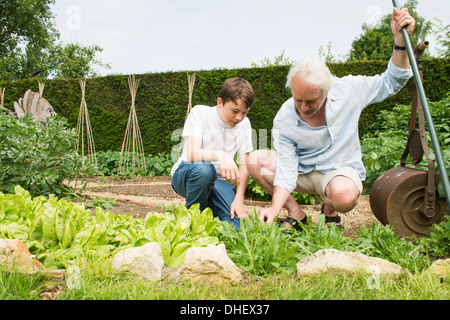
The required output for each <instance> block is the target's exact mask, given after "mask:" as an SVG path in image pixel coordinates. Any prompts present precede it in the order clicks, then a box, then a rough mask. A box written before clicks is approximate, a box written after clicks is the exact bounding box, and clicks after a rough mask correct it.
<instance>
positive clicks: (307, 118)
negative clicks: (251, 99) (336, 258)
mask: <svg viewBox="0 0 450 320" xmlns="http://www.w3.org/2000/svg"><path fill="white" fill-rule="evenodd" d="M414 25H415V21H414V19H413V18H412V17H411V16H410V14H409V13H408V10H407V9H406V8H405V9H402V10H400V11H399V10H398V9H397V8H394V11H393V14H392V21H391V29H392V33H393V35H394V50H393V53H392V58H391V60H390V61H389V64H388V67H387V70H386V71H385V72H384V73H383V74H381V75H376V76H373V77H367V76H347V77H343V78H334V77H333V76H332V75H331V73H330V71H329V69H328V67H327V66H326V65H325V63H324V62H322V61H320V60H318V59H316V58H308V59H306V60H303V61H299V62H298V63H296V64H294V65H293V66H292V68H291V70H290V72H289V74H288V77H287V83H286V86H287V87H289V88H291V91H292V98H291V99H289V100H288V101H286V102H285V103H284V104H283V105H282V107H281V108H280V110H279V111H278V113H277V115H276V117H275V119H274V126H273V130H272V134H273V139H274V140H273V141H274V147H275V149H276V151H277V152H274V151H271V150H258V151H255V152H253V153H251V154H250V157H249V164H248V166H247V167H248V170H249V173H250V175H251V176H252V177H253V178H254V179H255V181H256V182H258V183H259V184H260V185H261V186H262V187H263V188H264V189H265V190H266V191H267V192H268V193H269V194H271V195H272V202H271V205H270V206H269V207H267V208H263V209H261V210H260V211H259V212H258V218H259V219H260V220H262V221H267V222H272V221H274V220H275V218H276V217H277V216H278V214H279V212H280V210H281V209H282V208H283V207H285V208H286V209H287V211H288V217H287V218H286V219H285V220H284V222H285V225H286V227H289V226H292V227H294V228H295V229H296V230H300V231H301V225H300V224H299V223H298V222H299V221H301V222H302V223H303V224H305V223H306V215H305V213H304V212H303V211H302V209H301V208H300V206H299V205H298V204H297V202H296V201H295V199H294V198H293V197H292V195H291V193H292V192H293V191H297V192H300V193H308V194H319V195H321V196H322V197H323V199H324V205H323V206H322V213H324V214H325V221H326V222H327V224H330V223H335V224H336V225H338V226H339V227H340V226H341V219H340V217H339V215H338V213H339V212H348V211H350V210H352V209H353V208H354V207H355V205H356V204H357V201H358V199H359V195H360V193H361V191H362V182H361V181H363V180H364V179H365V175H366V172H365V168H364V165H363V163H362V160H361V147H360V143H359V136H358V120H359V117H360V114H361V111H362V110H363V109H364V108H365V107H366V106H368V105H370V104H372V103H377V102H380V101H382V100H384V99H386V98H387V97H390V96H392V95H395V94H396V93H397V92H398V91H400V89H401V88H402V87H403V86H404V85H405V84H406V82H407V81H408V79H409V78H411V76H412V71H411V68H410V64H409V59H408V55H407V52H406V50H405V47H404V45H405V44H404V40H403V37H402V34H401V29H402V28H403V27H406V30H407V32H408V34H409V35H411V34H412V32H413V30H414Z"/></svg>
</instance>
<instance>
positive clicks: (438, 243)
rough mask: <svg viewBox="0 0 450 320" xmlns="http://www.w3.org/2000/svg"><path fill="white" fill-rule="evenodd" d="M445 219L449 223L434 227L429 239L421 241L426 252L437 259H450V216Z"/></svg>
mask: <svg viewBox="0 0 450 320" xmlns="http://www.w3.org/2000/svg"><path fill="white" fill-rule="evenodd" d="M445 219H446V220H447V221H443V222H441V223H440V224H434V225H433V231H432V232H430V233H429V237H427V238H422V239H421V244H422V246H423V247H424V250H425V251H426V252H427V253H428V254H430V255H432V256H435V257H437V258H446V257H450V216H445Z"/></svg>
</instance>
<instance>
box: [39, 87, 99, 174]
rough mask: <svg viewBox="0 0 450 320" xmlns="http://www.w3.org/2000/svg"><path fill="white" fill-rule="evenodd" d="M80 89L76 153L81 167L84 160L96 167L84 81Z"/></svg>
mask: <svg viewBox="0 0 450 320" xmlns="http://www.w3.org/2000/svg"><path fill="white" fill-rule="evenodd" d="M80 88H81V104H80V112H79V113H78V124H77V132H78V143H77V151H78V152H81V157H82V160H83V165H85V160H87V161H88V163H90V164H92V165H94V166H97V157H96V155H95V146H94V137H93V135H92V128H91V121H90V120H89V113H88V109H87V105H86V99H85V92H86V79H85V80H80ZM42 89H43V87H42ZM39 90H40V92H41V86H39ZM85 143H86V145H85ZM80 144H81V146H80ZM85 146H86V148H87V153H86V154H85Z"/></svg>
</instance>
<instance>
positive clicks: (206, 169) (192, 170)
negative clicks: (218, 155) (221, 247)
mask: <svg viewBox="0 0 450 320" xmlns="http://www.w3.org/2000/svg"><path fill="white" fill-rule="evenodd" d="M172 188H173V190H174V191H175V192H176V193H177V194H179V195H180V196H182V197H184V198H186V207H187V208H190V207H191V205H193V204H194V203H199V204H200V210H202V211H203V210H204V209H206V208H207V207H209V208H211V210H212V211H213V215H214V217H219V219H220V220H223V221H228V222H230V223H232V224H233V226H234V228H235V229H236V230H239V218H238V217H237V216H236V215H235V216H234V219H231V217H230V207H231V203H232V202H233V200H234V197H235V193H234V187H233V186H232V185H231V184H230V183H228V182H227V181H225V180H221V179H217V173H216V169H215V168H214V166H213V165H212V164H211V163H209V162H205V161H198V162H193V163H188V162H184V161H183V162H181V163H180V166H179V167H178V169H177V170H176V171H175V173H174V174H173V176H172Z"/></svg>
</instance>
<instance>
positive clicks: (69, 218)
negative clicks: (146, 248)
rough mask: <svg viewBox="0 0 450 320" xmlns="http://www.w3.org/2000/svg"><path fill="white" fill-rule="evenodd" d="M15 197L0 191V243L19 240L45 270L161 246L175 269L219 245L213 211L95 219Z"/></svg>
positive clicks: (18, 191) (81, 210)
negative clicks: (195, 250)
mask: <svg viewBox="0 0 450 320" xmlns="http://www.w3.org/2000/svg"><path fill="white" fill-rule="evenodd" d="M14 192H15V193H14V194H3V193H1V192H0V238H8V239H19V240H21V241H23V242H24V243H26V244H27V246H28V247H29V249H30V251H31V252H32V253H33V254H34V255H36V257H37V259H39V260H40V261H42V262H43V263H44V265H45V266H46V267H65V266H66V265H67V264H68V263H70V260H75V259H77V258H82V257H92V258H97V259H98V258H108V257H111V256H113V255H114V254H115V253H117V252H118V251H120V250H122V249H125V248H129V247H137V246H142V245H143V244H145V243H147V242H153V241H154V242H159V243H160V244H161V248H162V254H163V258H164V261H165V263H166V265H167V266H169V267H179V266H180V265H181V264H182V263H183V261H184V256H185V254H186V251H187V249H188V248H190V247H199V246H207V245H209V244H217V243H218V242H219V240H218V238H217V237H216V236H215V235H216V231H217V230H218V221H217V220H214V219H213V214H212V211H211V209H209V208H208V209H205V210H204V211H200V210H199V206H198V205H193V206H192V207H191V208H190V209H187V208H186V207H185V206H183V205H181V204H180V205H179V206H178V207H176V208H175V209H174V210H173V211H172V212H166V213H156V212H155V213H153V212H150V213H148V214H147V216H146V217H145V219H133V217H132V215H130V214H113V213H111V212H109V211H107V212H105V211H103V209H101V208H96V212H95V215H93V214H92V213H91V212H90V211H89V210H87V209H85V207H84V204H77V203H73V202H69V201H67V200H64V199H58V198H57V197H55V196H54V195H50V196H49V197H48V198H45V197H43V196H38V197H35V198H32V197H31V195H30V193H29V192H28V191H26V190H24V189H23V188H22V187H20V186H16V187H15V189H14Z"/></svg>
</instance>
